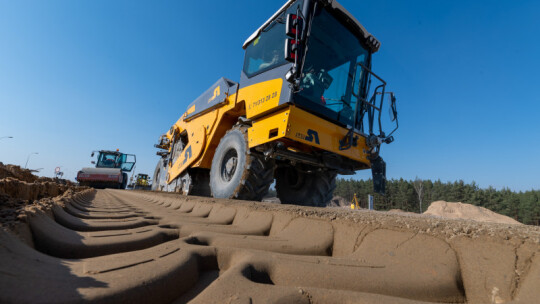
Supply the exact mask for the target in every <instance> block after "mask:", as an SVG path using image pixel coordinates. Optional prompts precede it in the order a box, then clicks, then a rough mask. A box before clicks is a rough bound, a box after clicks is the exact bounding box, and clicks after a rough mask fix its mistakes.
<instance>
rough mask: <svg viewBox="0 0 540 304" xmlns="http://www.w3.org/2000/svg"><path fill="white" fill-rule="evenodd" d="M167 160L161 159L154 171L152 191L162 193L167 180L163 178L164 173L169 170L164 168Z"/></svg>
mask: <svg viewBox="0 0 540 304" xmlns="http://www.w3.org/2000/svg"><path fill="white" fill-rule="evenodd" d="M164 162H165V160H164V159H163V158H160V159H159V160H158V163H157V165H156V169H155V170H154V178H153V179H152V191H162V190H163V185H162V183H163V182H164V181H165V178H164V177H163V174H164V172H166V171H167V170H166V169H165V168H164V164H163V163H164Z"/></svg>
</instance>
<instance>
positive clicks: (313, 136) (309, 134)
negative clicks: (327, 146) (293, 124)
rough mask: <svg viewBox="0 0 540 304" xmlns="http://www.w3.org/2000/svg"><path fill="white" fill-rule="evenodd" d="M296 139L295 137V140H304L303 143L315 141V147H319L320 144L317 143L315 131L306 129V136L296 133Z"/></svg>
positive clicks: (317, 136)
mask: <svg viewBox="0 0 540 304" xmlns="http://www.w3.org/2000/svg"><path fill="white" fill-rule="evenodd" d="M296 137H297V138H300V139H303V140H305V141H309V142H313V141H315V143H316V144H317V145H320V144H321V143H320V142H319V133H317V131H315V130H311V129H308V130H307V135H306V134H303V133H300V132H298V133H296Z"/></svg>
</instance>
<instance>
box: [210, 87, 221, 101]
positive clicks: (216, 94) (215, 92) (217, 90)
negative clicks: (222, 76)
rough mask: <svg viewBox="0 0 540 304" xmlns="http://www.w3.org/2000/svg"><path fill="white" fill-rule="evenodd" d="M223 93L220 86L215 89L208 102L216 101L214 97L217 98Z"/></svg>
mask: <svg viewBox="0 0 540 304" xmlns="http://www.w3.org/2000/svg"><path fill="white" fill-rule="evenodd" d="M220 94H221V92H220V90H219V86H218V87H217V88H216V89H215V90H214V96H212V98H210V99H209V100H208V103H210V102H212V101H214V99H216V98H217V97H218V96H219V95H220Z"/></svg>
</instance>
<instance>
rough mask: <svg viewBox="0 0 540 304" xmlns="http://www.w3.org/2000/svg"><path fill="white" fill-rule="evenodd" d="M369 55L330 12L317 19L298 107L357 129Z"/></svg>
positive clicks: (310, 38)
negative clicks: (360, 89)
mask: <svg viewBox="0 0 540 304" xmlns="http://www.w3.org/2000/svg"><path fill="white" fill-rule="evenodd" d="M368 59H369V52H368V51H367V50H366V49H364V48H363V47H362V44H361V43H360V41H359V40H358V38H357V37H356V36H355V35H354V34H353V33H351V31H350V30H349V29H348V28H347V27H345V26H344V25H343V24H341V23H340V22H339V21H338V20H337V19H336V18H335V17H334V16H333V15H332V14H330V12H328V11H327V10H326V9H319V10H318V11H317V12H316V13H315V16H314V18H313V24H312V28H311V35H310V37H309V42H308V51H307V54H306V58H305V63H304V69H303V73H302V76H303V77H302V82H301V85H300V92H299V93H298V94H297V98H296V101H297V103H298V104H300V105H302V106H304V107H308V108H309V109H311V110H313V111H316V112H318V113H320V114H322V115H324V116H327V117H328V118H330V119H333V120H337V121H339V122H341V123H342V124H344V125H349V126H353V120H354V109H355V106H356V103H357V99H356V97H355V96H354V94H353V92H354V93H358V84H359V83H364V81H363V75H362V74H363V71H362V69H361V68H360V67H359V65H358V63H362V64H364V65H366V66H367V61H368Z"/></svg>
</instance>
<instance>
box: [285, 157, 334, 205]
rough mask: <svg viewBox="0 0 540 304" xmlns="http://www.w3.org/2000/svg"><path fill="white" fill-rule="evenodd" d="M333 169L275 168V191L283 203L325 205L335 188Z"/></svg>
mask: <svg viewBox="0 0 540 304" xmlns="http://www.w3.org/2000/svg"><path fill="white" fill-rule="evenodd" d="M336 176H337V173H336V172H335V171H315V172H305V171H302V170H299V169H298V168H294V167H292V166H286V167H281V168H278V169H276V192H277V196H278V198H279V199H280V201H281V203H283V204H294V205H302V206H316V207H325V206H326V204H327V203H328V202H330V200H331V199H332V195H333V193H334V189H335V188H336Z"/></svg>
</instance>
